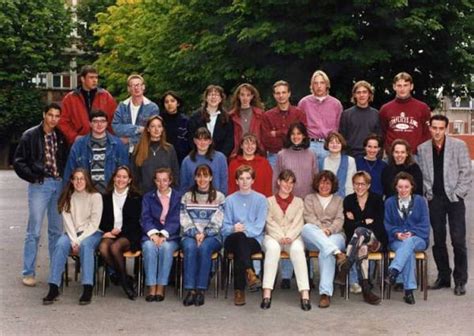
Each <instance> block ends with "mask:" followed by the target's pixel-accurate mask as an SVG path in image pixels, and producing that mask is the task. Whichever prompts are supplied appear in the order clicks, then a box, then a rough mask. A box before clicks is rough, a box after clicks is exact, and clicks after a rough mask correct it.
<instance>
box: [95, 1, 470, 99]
mask: <svg viewBox="0 0 474 336" xmlns="http://www.w3.org/2000/svg"><path fill="white" fill-rule="evenodd" d="M132 8H133V13H134V14H133V15H131V11H132ZM98 21H99V24H98V26H97V29H96V34H98V36H99V37H100V38H99V44H100V45H101V46H102V47H103V48H104V49H105V50H107V51H106V53H105V54H103V55H101V56H100V57H99V61H98V64H100V66H101V67H102V71H105V72H106V73H107V82H108V84H109V88H110V87H111V86H110V85H112V86H114V87H115V88H118V87H119V86H118V83H117V82H116V80H117V79H118V78H120V80H121V81H123V78H124V76H125V75H126V73H129V72H131V71H137V72H142V73H144V74H146V75H147V76H148V87H149V88H153V91H152V92H153V93H154V94H157V95H160V94H162V93H163V92H164V91H165V90H167V89H175V90H178V91H180V92H181V93H182V94H183V96H184V97H185V98H186V100H187V101H188V103H189V105H191V106H196V105H197V104H198V100H199V94H200V92H202V91H203V90H204V88H205V86H207V84H210V83H216V84H221V85H223V86H224V88H225V89H226V90H227V92H230V91H231V90H232V89H233V88H234V87H235V86H237V85H238V84H239V83H241V82H244V81H246V82H251V83H253V84H255V85H256V86H257V87H258V88H260V90H261V91H263V92H262V93H263V96H264V97H265V96H266V97H267V98H268V99H267V100H268V101H271V99H270V98H271V95H270V91H271V84H272V83H273V82H274V81H276V80H278V79H285V80H288V81H289V82H290V84H292V87H293V97H295V98H301V97H302V96H304V95H306V94H308V93H309V89H308V86H309V81H310V77H311V74H312V73H313V72H314V70H316V69H323V70H324V71H326V72H327V73H328V74H329V76H330V78H331V82H332V86H331V93H332V94H333V95H335V96H337V97H338V98H340V99H341V100H342V101H343V103H345V104H346V105H349V99H350V92H351V88H352V85H353V83H354V82H355V81H356V80H360V79H366V80H368V81H370V82H371V83H372V84H373V85H374V86H375V88H376V102H375V106H380V104H381V103H382V102H385V101H387V100H388V99H390V97H391V96H392V93H391V87H392V85H391V81H392V78H393V76H394V75H395V74H396V73H398V72H400V71H407V72H409V73H411V74H412V75H413V77H414V80H415V88H416V92H415V95H416V96H418V97H420V98H421V99H423V100H426V101H427V102H428V103H429V104H430V105H431V106H432V107H434V106H435V105H436V99H435V91H437V90H438V88H439V87H440V86H444V87H446V88H447V89H450V88H451V87H452V85H453V84H454V83H466V82H468V81H469V75H470V74H471V73H473V71H474V57H473V52H472V51H473V41H472V35H473V29H474V28H473V25H472V24H471V22H472V21H473V5H472V4H471V2H468V1H462V0H458V1H448V2H434V3H432V2H426V1H423V0H414V1H410V4H408V1H406V0H395V1H393V0H379V1H374V0H353V1H345V0H344V1H343V0H336V1H334V0H321V1H317V2H315V1H310V0H293V1H289V0H268V1H262V0H257V1H256V0H239V1H224V0H220V1H219V0H217V1H210V0H200V1H195V0H187V1H178V0H169V1H160V2H159V3H155V2H153V3H152V2H148V1H143V2H141V1H125V0H122V1H118V2H117V4H116V6H113V7H111V8H109V11H108V13H107V14H102V15H100V16H99V20H98ZM118 42H119V43H118ZM120 85H121V86H122V87H123V83H121V84H120Z"/></svg>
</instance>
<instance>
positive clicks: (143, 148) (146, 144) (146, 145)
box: [133, 115, 171, 167]
mask: <svg viewBox="0 0 474 336" xmlns="http://www.w3.org/2000/svg"><path fill="white" fill-rule="evenodd" d="M153 120H159V121H160V122H161V126H162V127H163V133H161V136H160V147H161V148H163V149H164V150H165V151H168V150H169V149H170V147H171V144H170V143H169V142H167V141H166V130H165V125H164V122H163V118H162V117H160V116H158V115H154V116H151V117H150V118H149V119H148V120H147V122H146V125H145V129H144V131H143V134H142V136H141V138H140V141H139V142H138V144H137V146H136V147H135V150H134V152H133V156H134V157H135V164H136V165H137V166H138V167H141V166H142V165H143V162H145V160H146V159H148V152H149V149H150V142H151V136H150V131H148V127H150V124H151V123H152V121H153Z"/></svg>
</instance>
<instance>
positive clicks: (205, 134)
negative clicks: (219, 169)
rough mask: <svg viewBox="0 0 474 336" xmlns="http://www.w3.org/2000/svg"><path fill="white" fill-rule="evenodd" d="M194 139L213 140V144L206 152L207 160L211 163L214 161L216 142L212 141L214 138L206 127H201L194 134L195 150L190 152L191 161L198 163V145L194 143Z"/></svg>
mask: <svg viewBox="0 0 474 336" xmlns="http://www.w3.org/2000/svg"><path fill="white" fill-rule="evenodd" d="M194 139H208V140H211V144H210V145H209V148H208V149H207V152H206V155H205V156H206V159H208V160H209V161H212V158H213V157H214V152H215V150H214V142H213V141H212V136H211V132H209V130H208V129H207V128H206V127H199V128H198V129H197V130H196V132H195V133H194V136H193V148H192V149H191V151H190V152H189V158H190V159H191V161H193V162H196V155H197V154H198V149H197V146H196V144H195V143H194Z"/></svg>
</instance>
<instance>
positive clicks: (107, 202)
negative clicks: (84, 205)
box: [99, 192, 142, 252]
mask: <svg viewBox="0 0 474 336" xmlns="http://www.w3.org/2000/svg"><path fill="white" fill-rule="evenodd" d="M102 200H103V204H104V207H103V210H102V218H101V220H100V225H99V229H100V230H102V231H103V232H104V233H105V232H110V231H112V229H113V228H114V222H115V219H114V204H113V198H112V194H105V195H102ZM141 213H142V198H141V196H140V195H138V194H135V193H132V192H129V193H128V195H127V199H126V200H125V203H124V205H123V209H122V216H123V225H122V232H120V235H119V236H118V237H125V238H127V239H128V241H129V242H130V250H132V251H133V252H135V251H138V250H139V249H140V238H141V236H142V227H141V226H140V216H141Z"/></svg>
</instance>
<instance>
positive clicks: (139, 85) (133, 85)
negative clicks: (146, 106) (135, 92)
mask: <svg viewBox="0 0 474 336" xmlns="http://www.w3.org/2000/svg"><path fill="white" fill-rule="evenodd" d="M142 86H143V83H140V84H130V85H129V87H131V88H139V87H142Z"/></svg>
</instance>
